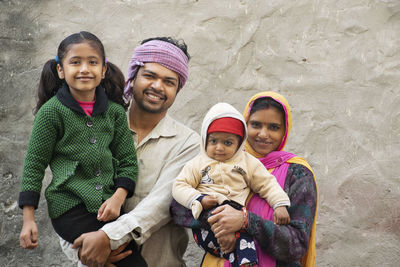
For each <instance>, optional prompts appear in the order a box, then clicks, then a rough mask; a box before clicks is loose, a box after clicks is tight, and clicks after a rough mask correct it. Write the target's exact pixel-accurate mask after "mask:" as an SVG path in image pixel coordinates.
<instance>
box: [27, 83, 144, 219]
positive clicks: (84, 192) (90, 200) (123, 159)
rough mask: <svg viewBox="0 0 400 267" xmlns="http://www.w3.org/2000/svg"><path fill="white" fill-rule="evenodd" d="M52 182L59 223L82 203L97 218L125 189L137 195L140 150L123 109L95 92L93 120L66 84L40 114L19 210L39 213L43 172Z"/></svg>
mask: <svg viewBox="0 0 400 267" xmlns="http://www.w3.org/2000/svg"><path fill="white" fill-rule="evenodd" d="M47 166H50V169H51V172H52V176H53V177H52V179H51V182H50V184H49V186H48V187H47V188H46V191H45V196H46V200H47V204H48V210H49V215H50V218H52V219H54V218H57V217H59V216H60V215H62V214H64V213H65V212H66V211H68V210H70V209H71V208H73V207H75V206H76V205H78V204H80V203H84V204H85V205H86V208H87V209H88V211H89V212H93V213H96V212H97V211H98V209H99V208H100V206H101V204H102V202H103V201H104V200H106V199H108V198H109V197H111V195H112V194H113V193H114V192H115V190H116V188H118V187H123V188H125V189H127V190H128V191H129V194H128V197H130V196H132V195H133V192H134V188H135V182H136V177H137V171H138V167H137V161H136V151H135V147H134V142H133V138H132V135H131V133H130V131H129V127H128V121H127V118H126V114H125V111H124V109H123V107H122V106H121V105H119V104H116V103H114V102H112V101H110V100H108V98H107V95H106V94H105V92H104V89H103V88H102V87H98V88H97V89H96V103H95V105H94V108H93V114H92V117H89V116H87V115H86V114H85V113H84V111H83V110H82V108H81V107H80V106H79V104H78V103H77V101H76V100H75V99H74V98H73V97H72V95H71V94H70V92H69V89H68V86H67V85H66V84H64V85H63V86H62V87H61V88H60V89H59V90H58V92H57V95H56V96H54V97H52V98H51V99H50V100H49V101H47V102H46V103H45V104H44V105H43V106H42V107H41V108H40V109H39V111H38V113H37V114H36V117H35V120H34V125H33V129H32V134H31V137H30V140H29V145H28V151H27V154H26V158H25V162H24V169H23V173H22V181H21V189H20V196H19V206H20V207H21V208H22V207H23V206H34V207H35V208H37V206H38V202H39V197H40V191H41V188H42V181H43V177H44V172H45V169H46V168H47Z"/></svg>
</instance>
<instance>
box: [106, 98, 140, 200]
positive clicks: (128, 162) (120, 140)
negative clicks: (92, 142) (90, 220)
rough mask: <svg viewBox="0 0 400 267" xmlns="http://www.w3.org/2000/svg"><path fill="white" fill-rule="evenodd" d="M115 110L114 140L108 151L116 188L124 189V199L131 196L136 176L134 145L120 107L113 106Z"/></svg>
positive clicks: (124, 115)
mask: <svg viewBox="0 0 400 267" xmlns="http://www.w3.org/2000/svg"><path fill="white" fill-rule="evenodd" d="M113 107H114V108H116V109H117V111H116V114H115V116H116V118H115V128H114V139H113V141H112V142H111V144H110V149H111V152H112V155H113V158H114V159H113V160H115V161H116V162H115V168H116V169H115V178H114V184H115V187H116V188H124V189H126V190H127V192H128V194H127V196H126V198H129V197H131V196H133V193H134V191H135V185H136V180H137V174H138V164H137V157H136V150H135V144H134V142H133V138H132V134H131V132H130V130H129V127H128V119H127V117H126V114H125V111H124V109H123V108H122V106H120V105H117V106H113Z"/></svg>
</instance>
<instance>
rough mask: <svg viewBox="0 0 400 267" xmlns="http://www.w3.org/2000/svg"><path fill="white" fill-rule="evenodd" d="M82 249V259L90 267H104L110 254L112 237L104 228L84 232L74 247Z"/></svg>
mask: <svg viewBox="0 0 400 267" xmlns="http://www.w3.org/2000/svg"><path fill="white" fill-rule="evenodd" d="M79 247H80V248H81V249H80V260H81V262H82V263H83V264H85V265H88V266H90V267H102V266H104V264H105V263H106V261H107V258H108V256H109V255H110V252H111V248H110V239H109V238H108V236H107V235H106V233H104V232H103V231H102V230H98V231H95V232H89V233H85V234H82V235H81V236H80V237H78V238H77V239H75V241H74V245H73V246H72V248H79Z"/></svg>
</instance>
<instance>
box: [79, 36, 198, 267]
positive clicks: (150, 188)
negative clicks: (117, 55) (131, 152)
mask: <svg viewBox="0 0 400 267" xmlns="http://www.w3.org/2000/svg"><path fill="white" fill-rule="evenodd" d="M188 61H189V54H188V53H187V48H186V44H185V43H183V44H180V43H178V42H177V41H176V40H174V39H172V38H169V37H168V38H166V37H161V38H152V39H147V40H144V41H143V42H142V44H141V45H140V46H138V47H137V48H136V49H135V51H134V53H133V56H132V59H131V61H130V67H129V72H128V79H127V82H126V87H125V95H126V97H127V99H130V98H132V96H133V98H132V101H131V105H130V108H129V114H128V116H129V126H130V129H131V131H132V135H133V138H134V141H135V146H136V151H137V157H138V165H139V177H138V182H137V184H136V189H135V194H134V196H133V197H132V198H130V199H127V201H126V202H125V206H124V209H125V211H126V212H127V213H126V214H124V215H122V216H121V217H119V218H118V220H116V221H114V222H110V223H108V224H107V225H105V226H104V227H103V228H102V229H100V230H98V231H96V232H91V233H87V234H83V235H82V236H81V237H79V238H78V239H76V240H75V242H74V247H75V248H77V247H80V259H81V261H82V263H83V264H86V265H89V266H102V265H103V264H104V263H105V261H106V259H107V257H109V255H110V251H111V250H115V249H117V248H118V247H120V246H121V245H122V244H124V243H126V242H128V241H131V240H132V239H133V240H135V241H136V243H137V244H138V245H139V246H141V253H142V255H143V257H144V258H145V260H146V262H147V264H148V266H151V267H153V266H160V267H161V266H165V267H170V266H185V263H184V261H183V259H182V257H183V254H184V252H185V250H186V247H187V243H188V236H187V234H186V231H185V230H184V229H183V228H181V227H178V226H177V225H175V224H174V223H173V222H172V221H171V218H170V214H169V206H170V203H171V201H172V196H171V188H172V183H173V181H174V179H175V178H176V177H177V176H178V174H179V172H180V170H181V169H182V167H183V166H184V165H185V163H186V162H187V161H189V160H190V159H192V158H193V157H194V156H196V155H197V153H198V151H199V142H200V138H199V136H198V134H197V133H195V132H194V131H193V130H191V129H189V128H188V127H186V126H184V125H183V124H180V123H179V122H177V121H175V120H174V119H172V118H171V117H169V116H168V115H167V111H168V109H169V108H170V107H171V105H172V104H173V103H174V100H175V97H176V95H177V93H178V92H179V90H180V89H181V88H182V87H183V86H184V85H185V82H186V80H187V77H188Z"/></svg>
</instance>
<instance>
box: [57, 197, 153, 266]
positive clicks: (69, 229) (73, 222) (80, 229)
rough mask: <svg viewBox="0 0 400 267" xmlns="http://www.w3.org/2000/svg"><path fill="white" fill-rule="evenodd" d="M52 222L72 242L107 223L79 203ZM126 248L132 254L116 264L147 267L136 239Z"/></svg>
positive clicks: (60, 233)
mask: <svg viewBox="0 0 400 267" xmlns="http://www.w3.org/2000/svg"><path fill="white" fill-rule="evenodd" d="M51 223H52V224H53V228H54V230H55V231H56V232H57V234H58V235H59V236H61V237H62V238H63V239H64V240H66V241H68V242H70V243H74V240H75V239H77V238H78V237H79V236H80V235H81V234H84V233H88V232H93V231H97V230H99V229H100V228H101V227H103V226H104V225H105V224H106V222H101V221H98V220H97V214H96V213H90V212H88V211H87V209H86V206H85V205H84V204H79V205H78V206H76V207H74V208H72V209H70V210H69V211H67V212H66V213H64V214H63V215H61V216H60V217H58V218H56V219H51ZM126 250H132V254H131V255H129V256H128V257H126V258H125V259H122V260H120V261H119V262H117V263H115V265H117V266H118V267H132V266H135V267H136V266H138V267H147V263H146V261H145V260H144V258H143V257H142V255H141V254H140V251H139V248H138V246H137V244H136V242H135V241H132V242H131V243H129V245H128V246H127V247H126V248H125V250H124V251H126Z"/></svg>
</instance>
